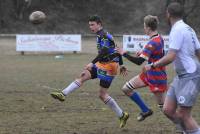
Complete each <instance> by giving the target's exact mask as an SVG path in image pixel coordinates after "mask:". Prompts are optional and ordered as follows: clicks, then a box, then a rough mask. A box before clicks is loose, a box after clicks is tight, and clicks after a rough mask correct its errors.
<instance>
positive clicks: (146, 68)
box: [142, 64, 152, 72]
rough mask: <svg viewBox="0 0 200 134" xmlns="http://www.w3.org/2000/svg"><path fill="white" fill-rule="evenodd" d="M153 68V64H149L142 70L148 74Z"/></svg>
mask: <svg viewBox="0 0 200 134" xmlns="http://www.w3.org/2000/svg"><path fill="white" fill-rule="evenodd" d="M151 68H152V65H151V64H147V65H145V66H144V67H143V68H142V71H143V72H147V71H149V70H150V69H151Z"/></svg>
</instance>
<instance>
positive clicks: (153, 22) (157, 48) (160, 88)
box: [117, 15, 167, 121]
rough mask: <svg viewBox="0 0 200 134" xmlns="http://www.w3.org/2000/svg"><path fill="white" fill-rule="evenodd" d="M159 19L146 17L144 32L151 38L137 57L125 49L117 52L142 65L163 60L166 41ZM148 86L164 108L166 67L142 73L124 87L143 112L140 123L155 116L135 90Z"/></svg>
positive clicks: (159, 104) (139, 119) (119, 49)
mask: <svg viewBox="0 0 200 134" xmlns="http://www.w3.org/2000/svg"><path fill="white" fill-rule="evenodd" d="M157 25H158V18H157V17H156V16H152V15H147V16H145V17H144V31H145V34H147V35H148V36H149V37H150V41H149V42H148V43H147V44H146V45H145V46H144V48H143V50H142V51H141V52H139V53H138V55H137V56H131V55H129V54H128V53H126V52H125V51H123V49H121V48H118V49H117V51H118V52H119V53H120V54H121V55H123V56H124V57H126V58H127V59H128V60H129V61H131V62H133V63H135V64H137V65H141V64H142V63H143V62H144V61H147V62H148V63H149V64H151V63H153V62H155V61H157V60H159V59H161V58H162V57H163V56H164V41H163V39H162V37H161V36H160V35H159V34H158V31H157ZM145 86H148V87H149V88H150V91H151V92H152V93H153V94H154V95H155V98H156V101H157V103H158V106H159V107H160V108H162V106H163V103H164V96H165V95H164V93H165V91H166V89H167V75H166V72H165V67H156V68H151V69H150V70H148V71H147V72H142V73H140V74H139V75H137V76H135V77H133V78H132V79H131V80H130V81H129V82H126V84H125V85H124V86H123V88H122V90H123V92H124V93H125V94H126V95H127V96H129V97H130V98H131V100H133V101H134V102H135V103H136V104H137V105H138V106H139V107H140V109H141V110H142V112H141V113H140V115H139V116H138V121H142V120H144V119H145V118H146V117H148V116H150V115H152V114H153V111H152V110H151V109H149V108H148V107H147V106H146V105H145V103H144V102H142V101H141V98H140V96H139V94H138V93H137V92H135V89H138V88H142V87H145Z"/></svg>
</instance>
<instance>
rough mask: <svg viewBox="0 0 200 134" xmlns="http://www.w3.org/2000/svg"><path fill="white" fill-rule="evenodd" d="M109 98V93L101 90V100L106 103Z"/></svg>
mask: <svg viewBox="0 0 200 134" xmlns="http://www.w3.org/2000/svg"><path fill="white" fill-rule="evenodd" d="M108 96H109V95H108V93H107V92H106V91H104V90H100V91H99V98H100V99H101V100H102V101H103V102H105V100H106V99H107V97H108Z"/></svg>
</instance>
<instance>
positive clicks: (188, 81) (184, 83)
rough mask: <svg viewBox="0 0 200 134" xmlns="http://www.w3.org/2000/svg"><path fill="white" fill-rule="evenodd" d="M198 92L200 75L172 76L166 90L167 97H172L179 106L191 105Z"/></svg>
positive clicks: (199, 90) (199, 89)
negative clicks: (172, 78) (171, 80)
mask: <svg viewBox="0 0 200 134" xmlns="http://www.w3.org/2000/svg"><path fill="white" fill-rule="evenodd" d="M199 92H200V77H199V76H198V77H197V76H194V77H186V78H179V77H178V76H177V77H175V78H174V80H173V82H172V84H171V85H170V87H169V89H168V91H167V97H170V98H172V99H174V100H175V101H176V102H177V105H179V106H186V107H191V106H193V105H194V103H195V102H196V99H197V97H198V94H199Z"/></svg>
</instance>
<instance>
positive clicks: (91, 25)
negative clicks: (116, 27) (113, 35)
mask: <svg viewBox="0 0 200 134" xmlns="http://www.w3.org/2000/svg"><path fill="white" fill-rule="evenodd" d="M89 28H90V30H91V31H92V32H93V33H97V32H98V31H99V30H100V29H101V24H100V23H97V22H96V21H89Z"/></svg>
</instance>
